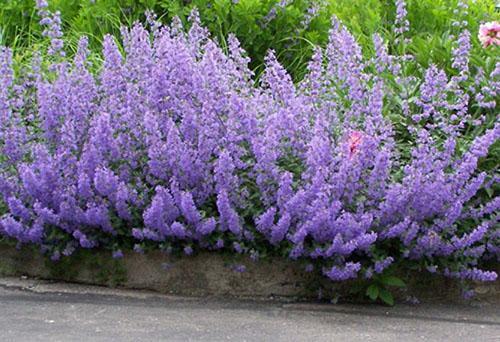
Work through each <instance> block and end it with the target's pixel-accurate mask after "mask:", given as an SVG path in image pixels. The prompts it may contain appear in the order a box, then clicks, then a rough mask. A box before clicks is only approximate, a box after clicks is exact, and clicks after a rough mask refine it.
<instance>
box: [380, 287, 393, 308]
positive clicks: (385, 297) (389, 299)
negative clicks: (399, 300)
mask: <svg viewBox="0 0 500 342" xmlns="http://www.w3.org/2000/svg"><path fill="white" fill-rule="evenodd" d="M379 292H380V293H379V295H378V296H379V298H380V299H381V300H382V301H383V302H384V303H385V304H387V305H390V306H393V305H394V297H393V296H392V294H391V293H390V292H389V291H387V290H386V289H380V291H379Z"/></svg>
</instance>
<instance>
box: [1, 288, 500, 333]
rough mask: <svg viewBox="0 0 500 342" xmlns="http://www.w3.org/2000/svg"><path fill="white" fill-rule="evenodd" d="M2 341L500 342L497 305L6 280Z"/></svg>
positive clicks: (499, 314) (2, 309) (2, 299)
mask: <svg viewBox="0 0 500 342" xmlns="http://www.w3.org/2000/svg"><path fill="white" fill-rule="evenodd" d="M0 341H7V342H10V341H51V342H52V341H65V342H66V341H259V342H262V341H273V342H274V341H287V342H289V341H398V342H400V341H404V342H407V341H460V342H465V341H481V342H483V341H484V342H486V341H492V342H493V341H500V310H499V307H498V306H497V305H494V304H487V303H472V304H467V305H446V304H437V303H436V304H421V305H406V304H398V305H396V306H395V307H391V308H389V307H384V306H379V305H346V304H320V303H298V302H283V301H281V302H280V301H262V300H260V301H259V300H243V299H221V298H185V297H175V296H168V295H159V294H156V293H152V292H143V291H132V290H119V289H108V288H103V287H93V286H83V285H75V284H65V283H50V282H45V281H38V280H32V279H18V278H0Z"/></svg>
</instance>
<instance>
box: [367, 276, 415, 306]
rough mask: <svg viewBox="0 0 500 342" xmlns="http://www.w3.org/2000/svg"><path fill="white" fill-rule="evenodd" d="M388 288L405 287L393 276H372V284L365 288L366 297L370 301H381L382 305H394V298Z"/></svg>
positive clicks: (401, 281) (403, 283)
mask: <svg viewBox="0 0 500 342" xmlns="http://www.w3.org/2000/svg"><path fill="white" fill-rule="evenodd" d="M390 287H399V288H402V287H406V284H405V282H404V281H403V280H402V279H401V278H398V277H396V276H393V275H381V276H374V277H373V282H372V283H371V284H370V285H369V286H368V287H367V288H366V292H365V294H366V296H368V298H370V299H371V300H372V301H376V300H378V299H379V300H381V301H382V302H383V303H384V304H387V305H390V306H392V305H394V296H393V295H392V293H391V291H390V290H389V289H388V288H390Z"/></svg>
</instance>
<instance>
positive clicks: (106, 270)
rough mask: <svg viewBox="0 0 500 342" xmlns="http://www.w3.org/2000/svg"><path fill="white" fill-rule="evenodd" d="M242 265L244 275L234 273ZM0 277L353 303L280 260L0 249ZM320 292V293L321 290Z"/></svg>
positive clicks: (446, 288)
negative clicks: (55, 256)
mask: <svg viewBox="0 0 500 342" xmlns="http://www.w3.org/2000/svg"><path fill="white" fill-rule="evenodd" d="M236 265H245V267H246V271H245V272H236V271H235V270H234V267H235V266H236ZM0 275H4V276H21V275H26V276H30V277H38V278H42V279H53V280H64V281H69V282H77V283H85V284H95V285H105V286H120V287H124V288H133V289H148V290H155V291H158V292H162V293H171V294H178V295H188V296H237V297H251V298H269V297H286V298H292V299H313V298H318V293H319V292H321V293H322V294H323V296H324V298H336V297H339V296H340V298H341V299H346V300H353V299H354V298H353V297H352V294H351V293H350V292H351V291H350V290H351V287H352V286H353V284H352V283H342V284H334V283H332V282H330V281H328V280H327V279H326V278H325V277H323V276H321V275H319V274H317V273H307V272H305V271H304V267H303V265H300V264H299V263H295V262H292V261H290V260H287V259H284V258H272V259H270V260H262V261H258V262H254V261H252V260H250V259H249V258H246V257H242V256H233V255H231V256H227V255H223V254H217V253H208V252H204V253H200V254H196V255H194V256H183V257H175V256H169V255H166V254H164V253H161V252H152V253H148V254H145V255H141V254H137V253H133V252H129V253H125V255H124V257H123V258H122V259H119V260H114V259H112V258H111V257H110V255H109V252H108V253H105V252H99V251H97V252H96V251H85V252H81V253H78V254H77V255H75V256H72V257H69V258H64V259H63V260H62V261H59V262H56V263H54V262H51V261H48V260H47V258H45V257H43V256H41V255H40V253H39V252H37V251H35V250H34V249H32V248H28V247H25V248H22V249H20V250H17V249H15V248H14V247H11V246H5V245H0ZM403 277H404V278H405V279H409V281H408V282H407V284H408V286H407V288H405V289H402V290H398V291H397V293H396V297H397V299H399V300H400V301H401V300H405V298H407V297H410V296H414V297H417V298H419V299H420V300H421V301H436V300H438V301H445V302H449V301H454V302H456V301H461V296H460V290H459V288H458V284H457V283H456V282H454V281H452V280H450V279H443V278H440V277H435V276H431V275H428V274H427V273H418V274H405V275H404V276H403ZM320 289H321V290H320ZM475 289H476V292H477V293H478V298H479V299H480V300H483V301H493V302H499V303H500V284H499V282H498V281H497V282H495V283H493V284H491V283H490V284H476V285H475Z"/></svg>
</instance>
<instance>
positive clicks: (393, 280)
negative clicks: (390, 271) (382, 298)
mask: <svg viewBox="0 0 500 342" xmlns="http://www.w3.org/2000/svg"><path fill="white" fill-rule="evenodd" d="M382 282H383V283H384V285H388V286H396V287H406V284H405V282H404V281H403V280H401V279H400V278H398V277H395V276H387V277H384V278H382Z"/></svg>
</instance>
